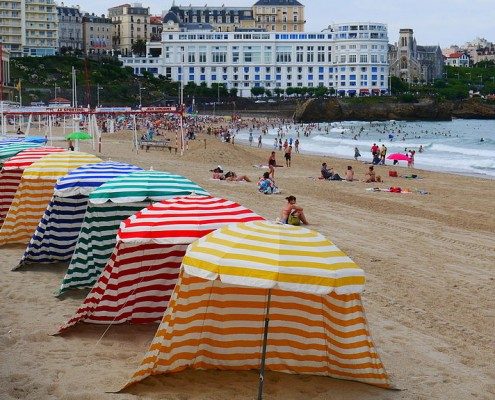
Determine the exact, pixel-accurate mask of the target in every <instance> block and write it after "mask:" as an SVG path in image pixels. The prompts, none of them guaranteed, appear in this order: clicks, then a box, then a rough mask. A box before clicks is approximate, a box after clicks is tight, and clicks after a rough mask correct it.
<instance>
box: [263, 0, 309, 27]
mask: <svg viewBox="0 0 495 400" xmlns="http://www.w3.org/2000/svg"><path fill="white" fill-rule="evenodd" d="M253 17H254V20H255V23H256V28H258V29H264V30H266V31H268V32H269V31H273V32H288V31H289V32H304V26H305V23H306V21H305V19H304V6H303V5H302V4H301V3H300V2H298V1H297V0H259V1H257V2H256V3H255V4H254V6H253Z"/></svg>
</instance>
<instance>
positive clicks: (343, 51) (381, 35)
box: [121, 22, 389, 96]
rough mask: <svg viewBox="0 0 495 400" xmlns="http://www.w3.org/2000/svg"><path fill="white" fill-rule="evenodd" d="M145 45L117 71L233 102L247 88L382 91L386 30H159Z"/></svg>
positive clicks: (358, 26)
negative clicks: (212, 89) (205, 90)
mask: <svg viewBox="0 0 495 400" xmlns="http://www.w3.org/2000/svg"><path fill="white" fill-rule="evenodd" d="M196 25H197V24H196ZM147 47H148V48H147V54H148V56H147V57H121V60H122V61H123V63H124V66H128V67H132V68H133V70H134V73H136V74H142V73H143V72H144V71H147V72H150V73H152V74H155V75H163V76H166V77H167V78H169V79H171V80H173V81H182V82H184V84H187V83H188V82H194V83H196V84H198V85H199V84H202V83H205V84H207V85H209V86H211V85H212V84H214V83H220V84H225V85H226V86H227V88H228V89H231V88H236V89H237V90H238V94H239V95H240V96H250V95H251V88H253V87H263V88H265V89H269V90H273V89H275V88H280V89H287V88H289V87H318V86H324V87H328V88H333V89H334V90H335V91H336V92H337V93H338V94H339V95H341V96H359V95H361V96H363V95H381V94H386V93H388V75H389V70H388V68H389V64H388V58H387V51H388V35H387V26H386V25H385V24H380V23H368V22H366V23H352V24H351V23H348V24H334V25H332V26H331V28H330V29H329V30H326V31H325V32H314V33H302V32H299V33H297V32H260V31H244V32H211V31H206V30H193V31H180V30H179V31H176V32H173V31H168V30H167V31H164V32H163V33H162V40H161V42H150V43H148V46H147ZM152 55H153V56H152Z"/></svg>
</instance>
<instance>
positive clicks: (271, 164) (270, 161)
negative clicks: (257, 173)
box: [268, 151, 277, 180]
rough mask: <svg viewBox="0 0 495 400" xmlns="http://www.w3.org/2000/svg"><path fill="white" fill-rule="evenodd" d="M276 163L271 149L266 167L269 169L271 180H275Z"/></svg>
mask: <svg viewBox="0 0 495 400" xmlns="http://www.w3.org/2000/svg"><path fill="white" fill-rule="evenodd" d="M276 165H277V161H276V160H275V152H274V151H272V154H271V155H270V158H269V159H268V169H269V171H270V176H271V177H272V180H275V166H276Z"/></svg>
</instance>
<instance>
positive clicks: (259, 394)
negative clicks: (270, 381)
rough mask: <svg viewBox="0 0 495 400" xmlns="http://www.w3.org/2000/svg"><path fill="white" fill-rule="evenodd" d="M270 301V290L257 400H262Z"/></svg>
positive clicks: (270, 291) (269, 291)
mask: <svg viewBox="0 0 495 400" xmlns="http://www.w3.org/2000/svg"><path fill="white" fill-rule="evenodd" d="M271 299H272V290H271V289H268V299H267V302H266V313H265V328H264V332H263V349H262V351H261V366H260V381H259V386H258V400H262V399H263V383H264V381H265V364H266V345H267V341H268V325H269V323H270V300H271Z"/></svg>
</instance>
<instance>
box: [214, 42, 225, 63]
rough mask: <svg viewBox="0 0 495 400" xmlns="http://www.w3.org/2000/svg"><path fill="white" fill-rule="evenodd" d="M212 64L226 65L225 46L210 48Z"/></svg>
mask: <svg viewBox="0 0 495 400" xmlns="http://www.w3.org/2000/svg"><path fill="white" fill-rule="evenodd" d="M211 56H212V62H214V63H226V62H227V46H214V47H213V48H212V53H211Z"/></svg>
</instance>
